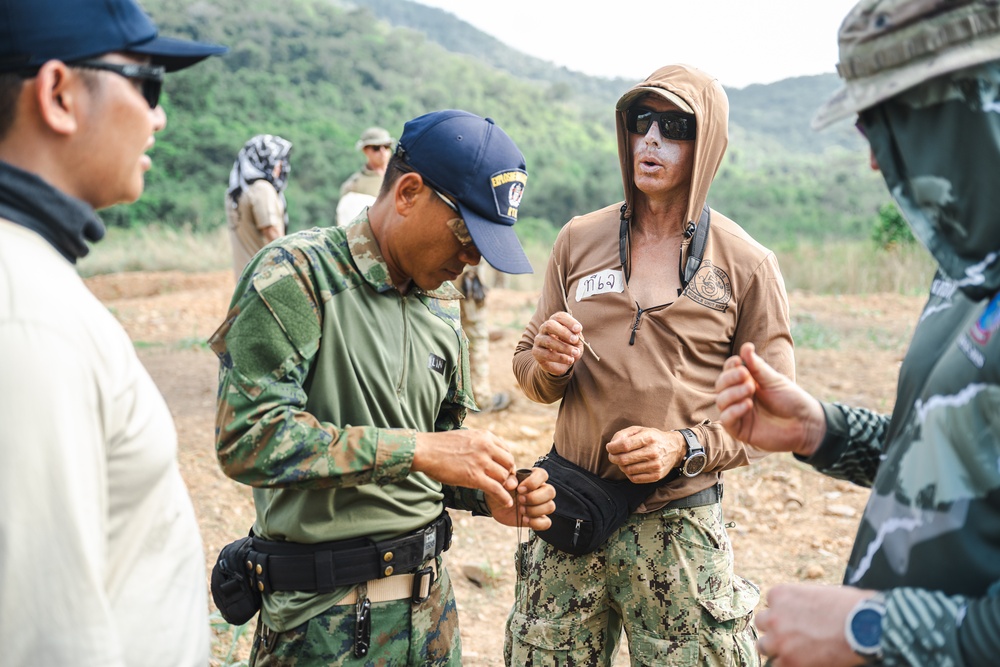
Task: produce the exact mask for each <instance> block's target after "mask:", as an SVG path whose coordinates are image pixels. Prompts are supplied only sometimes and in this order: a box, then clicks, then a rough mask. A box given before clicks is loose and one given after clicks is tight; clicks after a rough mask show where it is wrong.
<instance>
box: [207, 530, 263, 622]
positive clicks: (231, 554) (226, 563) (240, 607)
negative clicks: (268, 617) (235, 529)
mask: <svg viewBox="0 0 1000 667" xmlns="http://www.w3.org/2000/svg"><path fill="white" fill-rule="evenodd" d="M252 546H253V538H252V537H250V536H247V537H243V538H240V539H238V540H236V541H235V542H231V543H230V544H227V545H226V546H224V547H222V551H220V552H219V558H218V560H216V561H215V567H213V568H212V599H213V600H214V601H215V606H216V607H218V608H219V612H220V613H221V614H222V618H224V619H226V622H227V623H231V624H232V625H243V624H244V623H246V622H247V621H249V620H250V619H251V618H253V617H254V615H255V614H256V613H257V612H258V611H260V605H261V596H260V591H259V590H257V588H256V587H255V586H254V583H253V580H252V578H251V577H252V573H251V572H249V571H248V570H247V564H248V563H250V558H249V555H250V549H251V548H252ZM251 567H252V566H251Z"/></svg>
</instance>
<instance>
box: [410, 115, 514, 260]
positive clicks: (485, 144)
mask: <svg viewBox="0 0 1000 667" xmlns="http://www.w3.org/2000/svg"><path fill="white" fill-rule="evenodd" d="M396 153H397V154H398V155H399V156H400V157H401V158H402V159H403V161H404V162H406V164H408V165H409V166H410V167H411V168H412V169H413V170H414V171H416V172H417V173H419V174H420V175H421V176H422V177H423V178H424V180H425V181H427V182H428V184H430V185H431V186H432V187H433V188H434V189H436V190H440V191H441V192H443V193H444V194H446V195H448V196H450V197H451V198H452V199H454V200H455V202H456V203H457V204H458V210H459V212H460V213H461V214H462V219H463V220H465V225H466V227H468V228H469V234H470V235H472V240H473V242H474V243H475V244H476V249H477V250H479V254H481V255H482V256H483V258H484V259H486V261H487V262H489V263H490V265H491V266H492V267H493V268H495V269H497V270H498V271H503V272H504V273H532V269H531V262H529V261H528V258H527V256H525V254H524V249H523V248H521V242H520V241H518V239H517V235H516V234H515V233H514V223H515V222H517V210H518V207H519V206H520V204H521V197H522V195H523V194H524V186H525V183H527V181H528V172H527V171H526V170H525V164H524V155H522V154H521V151H520V150H519V149H518V147H517V145H516V144H514V141H513V140H512V139H511V138H510V137H509V136H507V133H506V132H504V131H503V130H501V129H500V127H499V126H497V124H496V123H494V122H493V119H491V118H481V117H479V116H477V115H475V114H471V113H469V112H468V111H459V110H457V109H446V110H444V111H434V112H431V113H428V114H424V115H423V116H419V117H417V118H414V119H413V120H411V121H409V122H408V123H406V125H404V126H403V136H401V137H400V138H399V144H398V146H397V148H396Z"/></svg>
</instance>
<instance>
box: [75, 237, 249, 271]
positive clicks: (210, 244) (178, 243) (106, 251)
mask: <svg viewBox="0 0 1000 667" xmlns="http://www.w3.org/2000/svg"><path fill="white" fill-rule="evenodd" d="M230 266H232V255H231V254H230V248H229V231H228V230H227V229H226V228H225V227H219V228H217V229H215V230H213V231H211V232H207V233H195V232H193V231H191V230H190V229H176V228H173V227H161V226H158V225H157V226H153V225H151V226H149V227H141V228H138V229H121V228H118V227H112V228H109V229H108V234H107V236H105V237H104V239H103V240H101V242H100V243H98V244H96V245H94V246H93V247H92V248H91V250H90V254H89V255H87V256H86V257H84V258H83V259H82V260H80V262H79V263H78V264H77V270H78V271H79V272H80V275H82V276H84V277H90V276H95V275H100V274H105V273H121V272H125V271H185V272H191V273H195V272H201V271H219V270H222V269H227V268H229V267H230Z"/></svg>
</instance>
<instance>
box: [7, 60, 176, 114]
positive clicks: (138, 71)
mask: <svg viewBox="0 0 1000 667" xmlns="http://www.w3.org/2000/svg"><path fill="white" fill-rule="evenodd" d="M66 64H67V65H68V66H70V67H79V68H81V69H93V70H99V71H101V72H114V73H115V74H117V75H119V76H123V77H125V78H126V79H129V80H130V81H138V82H139V83H140V84H141V86H140V90H141V91H142V96H143V98H144V99H145V100H146V104H148V105H149V108H150V109H155V108H156V106H157V105H158V104H159V103H160V92H161V91H162V90H163V75H164V74H165V73H166V68H165V67H160V66H154V65H136V64H135V63H109V62H107V61H105V60H74V61H72V62H67V63H66ZM38 70H39V68H38V67H29V68H25V69H20V70H17V73H18V75H20V77H21V78H22V79H32V78H34V77H36V76H38Z"/></svg>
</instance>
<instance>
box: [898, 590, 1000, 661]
mask: <svg viewBox="0 0 1000 667" xmlns="http://www.w3.org/2000/svg"><path fill="white" fill-rule="evenodd" d="M882 650H883V652H884V654H885V660H884V664H885V665H887V667H902V666H904V665H954V666H955V667H966V666H968V667H985V666H986V665H994V664H996V660H997V655H998V654H1000V598H996V597H988V598H979V599H971V598H966V597H961V596H948V595H945V594H944V593H940V592H935V591H928V590H924V589H917V588H896V589H892V590H891V591H888V592H887V596H886V616H885V620H884V621H883V627H882Z"/></svg>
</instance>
